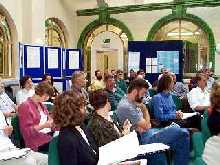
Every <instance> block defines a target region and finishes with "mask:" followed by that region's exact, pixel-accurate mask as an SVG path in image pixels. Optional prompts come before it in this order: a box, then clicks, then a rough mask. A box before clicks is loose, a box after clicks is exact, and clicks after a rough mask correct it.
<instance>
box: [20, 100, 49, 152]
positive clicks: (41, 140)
mask: <svg viewBox="0 0 220 165" xmlns="http://www.w3.org/2000/svg"><path fill="white" fill-rule="evenodd" d="M39 104H40V106H41V108H42V110H43V112H44V113H45V114H46V115H47V116H48V115H49V113H48V110H47V108H46V107H45V106H44V105H43V104H42V103H39ZM18 117H19V126H20V131H21V134H22V136H23V138H24V142H25V145H26V147H28V148H31V149H32V150H34V151H37V150H38V147H39V146H41V145H43V144H46V143H48V142H49V141H50V140H51V139H52V137H51V136H49V135H47V134H44V133H41V132H39V131H37V130H36V129H35V128H34V126H35V125H39V123H40V118H41V117H40V112H39V111H38V109H37V105H36V103H35V102H34V101H33V100H32V98H31V97H29V98H28V99H27V100H26V101H25V102H23V103H22V104H21V105H20V106H19V107H18Z"/></svg>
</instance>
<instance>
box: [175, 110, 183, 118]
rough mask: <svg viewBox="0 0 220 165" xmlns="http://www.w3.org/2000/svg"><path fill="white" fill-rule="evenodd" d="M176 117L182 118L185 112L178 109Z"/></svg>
mask: <svg viewBox="0 0 220 165" xmlns="http://www.w3.org/2000/svg"><path fill="white" fill-rule="evenodd" d="M176 118H177V119H182V118H183V112H181V111H176Z"/></svg>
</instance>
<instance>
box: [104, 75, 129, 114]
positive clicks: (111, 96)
mask: <svg viewBox="0 0 220 165" xmlns="http://www.w3.org/2000/svg"><path fill="white" fill-rule="evenodd" d="M105 85H106V88H105V91H106V92H107V94H108V100H109V102H110V104H111V111H115V110H116V108H117V105H118V103H119V101H120V100H121V98H122V97H123V96H124V95H125V93H124V91H123V90H121V88H118V86H117V87H116V88H115V80H114V78H113V76H112V75H111V74H109V75H107V76H106V77H105Z"/></svg>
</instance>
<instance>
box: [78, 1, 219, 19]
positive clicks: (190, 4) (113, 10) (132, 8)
mask: <svg viewBox="0 0 220 165" xmlns="http://www.w3.org/2000/svg"><path fill="white" fill-rule="evenodd" d="M103 1H104V0H103ZM177 5H183V6H185V7H187V8H194V7H216V6H220V0H184V1H183V0H175V1H174V2H168V3H150V4H143V5H128V6H119V7H106V8H107V10H108V12H109V13H110V14H119V13H127V12H136V11H152V10H162V9H173V8H175V7H176V6H177ZM99 13H100V8H95V9H83V10H77V16H90V15H98V14H99Z"/></svg>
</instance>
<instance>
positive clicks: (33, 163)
mask: <svg viewBox="0 0 220 165" xmlns="http://www.w3.org/2000/svg"><path fill="white" fill-rule="evenodd" d="M12 131H13V128H12V127H11V126H8V125H7V123H6V121H5V117H4V115H3V113H2V112H1V111H0V155H1V154H4V153H6V152H9V154H10V151H16V150H17V151H19V148H16V147H15V146H14V144H13V143H12V142H11V140H10V139H9V137H8V136H10V135H11V133H12ZM10 156H11V157H13V155H10ZM1 158H2V157H1V156H0V164H1V165H15V164H16V165H47V164H48V162H47V161H48V160H47V159H48V157H47V155H46V154H41V153H38V152H33V151H30V153H29V154H28V155H26V156H25V157H21V158H19V159H15V158H11V159H8V160H1Z"/></svg>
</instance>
